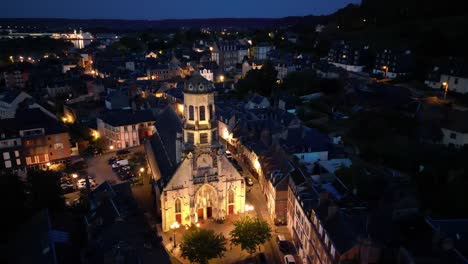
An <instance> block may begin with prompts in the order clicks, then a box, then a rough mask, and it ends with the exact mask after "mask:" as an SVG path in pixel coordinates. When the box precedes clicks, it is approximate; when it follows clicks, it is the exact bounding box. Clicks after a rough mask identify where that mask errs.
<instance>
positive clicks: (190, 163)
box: [145, 73, 246, 231]
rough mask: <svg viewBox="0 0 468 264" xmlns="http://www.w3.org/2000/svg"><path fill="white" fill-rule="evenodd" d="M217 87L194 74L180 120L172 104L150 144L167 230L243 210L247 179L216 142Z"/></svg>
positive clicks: (186, 86)
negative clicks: (215, 91)
mask: <svg viewBox="0 0 468 264" xmlns="http://www.w3.org/2000/svg"><path fill="white" fill-rule="evenodd" d="M213 90H214V85H213V83H211V82H210V81H208V80H206V79H205V78H203V77H202V76H200V75H199V74H197V73H195V74H194V75H193V76H192V77H191V78H190V79H188V80H187V81H186V82H185V84H184V108H183V113H182V118H180V117H179V116H178V114H177V113H176V112H175V111H174V110H173V109H172V108H171V107H168V108H166V109H165V110H164V111H162V113H161V114H160V115H159V117H157V118H156V125H155V126H156V133H155V135H154V136H153V137H152V138H151V140H149V141H148V142H147V144H146V146H145V147H146V151H147V155H148V163H149V167H150V169H151V172H152V177H153V180H154V190H155V194H156V197H155V199H156V208H157V209H156V210H157V213H158V214H159V215H160V216H161V219H162V229H163V231H168V230H170V226H171V224H173V223H174V222H178V223H179V224H180V225H192V224H195V223H197V222H200V221H203V220H206V219H209V218H215V219H216V218H226V217H229V216H230V215H234V214H237V213H240V212H242V211H243V209H244V206H245V191H246V186H245V182H244V179H243V177H242V176H241V175H240V173H239V172H238V171H237V170H236V169H235V168H234V166H233V165H232V164H231V162H230V161H229V160H228V159H227V157H226V156H225V154H224V153H225V151H224V149H223V148H222V147H221V145H220V144H219V143H218V132H217V120H216V116H215V101H214V94H213Z"/></svg>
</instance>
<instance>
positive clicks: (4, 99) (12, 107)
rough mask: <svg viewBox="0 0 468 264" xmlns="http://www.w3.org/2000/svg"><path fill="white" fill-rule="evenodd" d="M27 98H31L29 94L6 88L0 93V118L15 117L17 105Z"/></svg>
mask: <svg viewBox="0 0 468 264" xmlns="http://www.w3.org/2000/svg"><path fill="white" fill-rule="evenodd" d="M29 98H32V97H31V96H30V95H29V94H27V93H25V92H22V91H18V90H6V91H4V92H2V93H0V119H5V118H13V117H15V113H16V110H17V109H18V107H19V105H20V104H21V103H22V102H23V101H24V100H26V99H29Z"/></svg>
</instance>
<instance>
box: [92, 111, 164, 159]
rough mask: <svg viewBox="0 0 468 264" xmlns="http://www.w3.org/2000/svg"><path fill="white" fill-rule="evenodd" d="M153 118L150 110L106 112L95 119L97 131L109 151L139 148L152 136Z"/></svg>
mask: <svg viewBox="0 0 468 264" xmlns="http://www.w3.org/2000/svg"><path fill="white" fill-rule="evenodd" d="M154 122H155V118H154V117H153V114H152V112H151V111H150V110H142V111H132V110H113V111H106V112H104V113H102V114H101V116H99V117H98V118H97V129H98V131H99V134H100V135H101V137H103V138H105V139H106V140H107V144H108V146H109V148H110V149H115V150H118V149H125V148H129V147H135V146H139V145H140V144H143V141H144V140H145V139H146V138H148V137H150V136H152V135H153V134H154Z"/></svg>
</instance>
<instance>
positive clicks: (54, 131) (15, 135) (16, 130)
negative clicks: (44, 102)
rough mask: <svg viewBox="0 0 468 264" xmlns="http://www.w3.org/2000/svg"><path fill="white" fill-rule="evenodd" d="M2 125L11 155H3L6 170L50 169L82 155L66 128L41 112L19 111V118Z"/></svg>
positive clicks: (5, 120) (34, 109)
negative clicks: (54, 165) (71, 141)
mask: <svg viewBox="0 0 468 264" xmlns="http://www.w3.org/2000/svg"><path fill="white" fill-rule="evenodd" d="M0 122H1V126H0V127H2V128H4V129H3V130H2V137H3V136H4V138H3V140H2V141H3V142H2V143H5V144H6V145H5V147H6V149H8V151H5V152H9V154H5V153H3V161H4V165H5V168H9V167H10V166H11V168H13V169H15V166H16V167H19V166H22V167H36V168H47V166H50V165H51V164H54V163H62V162H63V161H65V160H67V159H69V158H71V157H73V156H76V155H78V152H77V149H76V148H75V147H74V146H72V145H71V143H70V135H69V134H68V132H67V130H66V128H65V127H64V126H63V124H62V123H60V122H59V121H58V120H56V119H54V118H51V117H50V116H48V115H47V114H46V113H44V112H42V111H41V110H40V109H37V108H33V109H25V110H19V111H18V112H17V114H16V116H15V118H10V119H3V120H1V121H0ZM19 139H20V140H19ZM8 161H9V162H8Z"/></svg>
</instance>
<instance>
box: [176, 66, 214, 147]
mask: <svg viewBox="0 0 468 264" xmlns="http://www.w3.org/2000/svg"><path fill="white" fill-rule="evenodd" d="M213 91H214V85H213V83H212V82H210V81H208V80H207V79H205V78H203V77H202V76H201V75H200V74H198V73H195V74H194V75H192V76H191V77H190V78H189V79H188V80H187V81H186V82H185V84H184V121H183V133H184V135H183V138H184V145H185V150H186V151H194V150H201V149H210V148H211V149H212V148H217V146H218V141H217V133H218V131H217V123H216V117H215V104H214V103H215V102H214V94H213Z"/></svg>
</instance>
